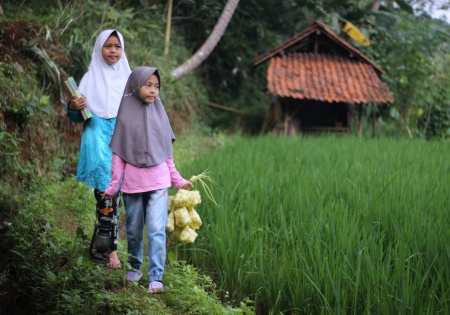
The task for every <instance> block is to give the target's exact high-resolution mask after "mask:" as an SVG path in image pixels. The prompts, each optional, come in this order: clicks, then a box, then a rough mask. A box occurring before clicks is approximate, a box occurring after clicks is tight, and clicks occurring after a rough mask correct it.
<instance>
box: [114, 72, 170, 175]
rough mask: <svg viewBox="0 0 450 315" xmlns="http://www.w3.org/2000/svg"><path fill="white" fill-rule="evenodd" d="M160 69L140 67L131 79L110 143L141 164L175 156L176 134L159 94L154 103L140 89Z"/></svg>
mask: <svg viewBox="0 0 450 315" xmlns="http://www.w3.org/2000/svg"><path fill="white" fill-rule="evenodd" d="M152 74H155V75H156V76H157V77H158V80H159V83H160V84H161V78H160V76H159V72H158V69H156V68H152V67H138V68H136V69H134V70H133V72H132V73H131V75H130V77H129V78H128V81H127V84H126V86H125V90H124V93H123V97H122V101H121V102H120V107H119V112H118V114H117V120H116V127H115V129H114V134H113V136H112V140H111V143H110V145H109V146H110V147H111V149H112V150H113V152H114V153H116V154H117V155H118V156H120V157H121V158H122V159H124V160H125V161H126V162H128V163H130V164H133V165H135V166H137V167H149V166H152V165H157V164H160V163H162V162H164V161H165V160H167V159H168V158H169V157H171V156H172V142H174V141H175V136H174V134H173V131H172V127H171V126H170V122H169V118H168V117H167V113H166V110H165V109H164V107H163V105H162V103H161V100H160V99H159V97H158V98H157V99H156V100H155V101H154V102H153V103H151V104H146V103H143V102H142V101H141V99H140V98H139V89H140V88H141V87H142V85H144V83H145V82H146V81H147V80H148V78H150V76H151V75H152Z"/></svg>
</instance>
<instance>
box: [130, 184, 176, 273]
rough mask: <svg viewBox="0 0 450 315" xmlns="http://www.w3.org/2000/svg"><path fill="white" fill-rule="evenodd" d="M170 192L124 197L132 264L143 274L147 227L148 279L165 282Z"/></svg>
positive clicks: (153, 192) (156, 191)
mask: <svg viewBox="0 0 450 315" xmlns="http://www.w3.org/2000/svg"><path fill="white" fill-rule="evenodd" d="M168 198H169V195H168V189H167V188H164V189H160V190H154V191H149V192H144V193H137V194H126V193H123V201H124V204H125V211H126V223H127V224H126V226H127V241H128V254H130V255H131V256H130V257H129V258H128V262H129V263H130V264H131V267H132V268H134V269H136V270H140V269H141V266H142V255H143V253H144V240H143V237H144V225H145V223H147V230H148V256H149V260H150V263H149V267H148V278H149V280H150V281H155V280H159V281H161V280H162V277H163V273H164V265H165V263H166V222H167V202H168Z"/></svg>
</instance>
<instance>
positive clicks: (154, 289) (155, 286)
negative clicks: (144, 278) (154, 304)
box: [148, 281, 164, 294]
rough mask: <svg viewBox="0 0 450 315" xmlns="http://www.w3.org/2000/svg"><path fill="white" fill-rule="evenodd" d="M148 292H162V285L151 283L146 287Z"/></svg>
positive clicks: (157, 282) (155, 282) (158, 282)
mask: <svg viewBox="0 0 450 315" xmlns="http://www.w3.org/2000/svg"><path fill="white" fill-rule="evenodd" d="M148 292H150V293H152V294H153V293H161V292H164V284H162V282H160V281H152V282H150V285H149V286H148Z"/></svg>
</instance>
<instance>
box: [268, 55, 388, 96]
mask: <svg viewBox="0 0 450 315" xmlns="http://www.w3.org/2000/svg"><path fill="white" fill-rule="evenodd" d="M267 82H268V84H267V87H268V90H269V92H270V93H271V94H276V95H279V96H281V97H292V98H296V99H313V100H319V101H327V102H329V103H331V102H346V103H352V102H353V103H368V102H375V103H388V102H393V97H392V95H391V93H390V92H389V89H388V87H387V85H386V84H385V83H383V82H382V81H381V80H380V79H379V77H378V76H377V73H376V71H375V69H374V68H373V67H372V65H370V64H367V63H365V62H363V61H361V60H356V59H347V58H344V57H342V56H336V55H330V54H314V53H296V54H290V55H288V56H284V57H281V56H279V57H272V58H271V59H270V65H269V68H268V70H267Z"/></svg>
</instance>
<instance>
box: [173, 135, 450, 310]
mask: <svg viewBox="0 0 450 315" xmlns="http://www.w3.org/2000/svg"><path fill="white" fill-rule="evenodd" d="M449 156H450V147H449V145H448V144H447V143H442V142H440V143H438V142H425V141H419V140H408V139H385V138H380V139H360V138H354V137H333V136H323V137H295V138H288V137H277V136H264V137H259V138H246V137H238V138H236V139H235V141H234V143H233V144H231V145H228V146H225V147H224V148H223V149H221V150H218V151H215V152H213V153H209V154H207V155H204V156H201V157H199V158H198V159H197V160H196V161H195V162H194V163H193V164H192V166H191V169H189V170H183V172H184V173H189V172H192V173H193V174H196V173H199V172H201V171H202V170H204V169H205V168H208V169H209V170H210V174H211V175H212V176H213V177H214V179H215V180H216V181H217V182H218V184H219V185H220V186H221V189H216V188H214V187H212V189H213V193H214V197H215V199H216V201H217V202H218V203H219V204H220V205H221V207H220V208H217V207H216V206H214V205H213V204H212V203H211V202H210V201H209V200H205V199H204V200H203V203H202V204H201V205H199V207H198V208H197V211H198V213H199V214H200V216H201V218H202V220H203V226H202V228H201V229H200V230H199V236H198V238H197V240H196V242H195V243H194V244H192V245H182V246H181V247H182V248H184V249H186V252H185V253H184V255H185V257H186V259H189V260H190V261H192V263H193V264H194V265H195V266H197V267H198V268H200V269H201V270H203V271H204V272H208V273H209V274H211V275H212V276H213V277H214V279H216V281H217V283H218V284H219V288H220V289H221V290H222V291H223V296H224V298H225V296H227V294H226V292H229V299H230V302H231V303H233V301H240V300H242V298H243V297H247V296H249V297H250V298H251V299H252V300H255V301H257V306H258V310H257V312H258V314H260V313H261V314H269V313H270V314H279V313H284V314H411V313H415V314H439V313H448V312H449V311H450V301H449V299H448V297H449V296H450V280H449V279H450V265H449V264H448V261H449V259H450V250H449V247H448V239H449V238H450V230H449V228H448V222H450V214H449V212H448V209H449V207H450V204H449V198H448V197H449V193H448V192H449V191H450V190H449V188H450V182H449V180H448V179H449V178H450V163H449V161H448V157H449ZM199 189H201V188H199ZM259 312H260V313H259Z"/></svg>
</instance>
